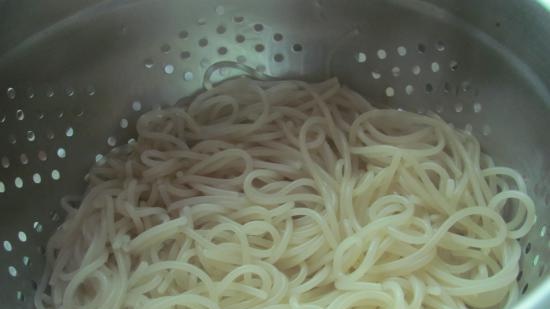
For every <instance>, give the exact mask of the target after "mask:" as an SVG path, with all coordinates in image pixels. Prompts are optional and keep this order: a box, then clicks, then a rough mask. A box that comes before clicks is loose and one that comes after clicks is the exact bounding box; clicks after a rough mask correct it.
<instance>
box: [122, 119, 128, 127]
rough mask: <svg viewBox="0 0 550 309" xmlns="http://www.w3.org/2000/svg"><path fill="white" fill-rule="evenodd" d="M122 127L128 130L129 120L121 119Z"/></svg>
mask: <svg viewBox="0 0 550 309" xmlns="http://www.w3.org/2000/svg"><path fill="white" fill-rule="evenodd" d="M120 127H121V128H123V129H126V128H127V127H128V120H127V119H126V118H122V119H120Z"/></svg>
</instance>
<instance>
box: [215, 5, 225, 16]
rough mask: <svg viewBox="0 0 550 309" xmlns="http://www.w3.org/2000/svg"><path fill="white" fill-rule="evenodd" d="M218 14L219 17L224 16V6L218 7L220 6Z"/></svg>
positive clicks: (217, 9) (217, 10)
mask: <svg viewBox="0 0 550 309" xmlns="http://www.w3.org/2000/svg"><path fill="white" fill-rule="evenodd" d="M216 14H218V15H220V16H221V15H223V14H225V8H224V7H223V6H221V5H218V6H217V7H216Z"/></svg>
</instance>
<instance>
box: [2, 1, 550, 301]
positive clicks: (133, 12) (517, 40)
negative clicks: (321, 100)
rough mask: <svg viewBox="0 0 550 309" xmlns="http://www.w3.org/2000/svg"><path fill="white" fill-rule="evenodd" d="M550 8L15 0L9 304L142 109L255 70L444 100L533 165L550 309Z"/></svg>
mask: <svg viewBox="0 0 550 309" xmlns="http://www.w3.org/2000/svg"><path fill="white" fill-rule="evenodd" d="M61 3H63V5H61ZM549 9H550V3H549V1H544V0H538V1H534V0H533V1H525V0H517V1H501V0H486V1H475V0H468V1H463V0H440V1H436V0H423V1H422V0H407V1H405V0H403V1H399V0H389V1H388V0H385V1H382V0H380V1H362V0H346V1H336V0H334V1H329V0H315V1H310V0H277V1H258V0H238V1H235V0H233V1H229V0H227V1H222V0H219V1H214V0H208V1H207V0H201V1H198V0H194V1H193V0H166V1H160V0H156V1H155V0H142V1H135V0H134V1H130V0H126V1H123V0H120V1H116V0H112V1H99V0H72V1H53V0H52V1H50V0H44V1H26V0H25V1H23V0H13V1H12V0H0V42H1V44H0V89H2V93H0V209H1V210H2V216H1V219H0V238H1V239H0V241H1V242H2V245H1V246H0V302H1V304H2V305H1V306H2V307H3V308H34V307H33V300H32V298H33V292H34V289H36V285H37V282H38V280H39V278H40V276H41V274H42V271H43V267H44V260H45V259H44V251H45V249H44V248H45V245H46V242H47V239H48V237H49V236H50V235H51V233H52V232H53V230H55V228H56V227H57V226H58V225H59V223H60V220H62V218H63V213H62V211H61V210H60V199H61V198H62V197H63V196H67V195H69V196H71V195H78V194H81V193H82V192H83V191H84V188H85V178H86V177H85V175H86V173H87V171H88V170H89V168H90V166H91V165H92V164H93V163H94V161H98V160H101V159H102V157H103V154H105V153H106V152H108V151H110V150H112V149H113V148H116V147H117V146H119V145H122V144H125V143H128V142H129V141H130V142H131V141H132V138H133V137H134V136H135V130H134V127H135V121H136V119H137V117H138V116H139V115H140V114H141V113H143V112H144V111H147V110H150V109H152V108H156V107H162V106H167V105H173V104H176V103H177V102H178V101H180V100H181V99H182V98H185V97H187V96H190V95H192V94H194V93H196V92H197V91H200V89H202V86H203V82H204V78H205V74H206V73H207V75H208V79H209V80H210V79H211V80H212V81H213V82H215V81H219V80H223V79H226V78H230V77H233V76H237V75H242V74H249V73H250V72H249V71H251V70H253V71H254V72H255V74H259V75H264V76H272V77H275V78H300V79H305V80H312V81H314V80H321V79H324V78H327V77H329V76H337V77H339V78H340V80H341V81H342V83H344V84H347V85H348V86H350V87H351V88H353V89H356V90H357V91H359V92H361V93H362V94H363V95H364V96H366V97H367V98H368V99H369V100H371V101H372V102H377V103H378V104H379V105H385V106H391V107H394V108H402V109H406V110H413V111H416V112H418V113H426V112H428V111H432V112H435V113H438V114H440V115H441V116H442V117H443V118H444V119H446V120H447V121H448V122H450V123H452V124H453V125H454V126H455V127H457V128H461V129H464V130H466V131H468V132H471V133H472V134H474V135H476V136H477V137H478V138H479V139H480V141H481V143H482V145H483V147H484V150H485V151H486V152H487V153H489V154H491V155H492V156H493V157H494V158H495V159H496V160H497V162H498V163H500V164H503V165H508V166H511V167H513V168H515V169H517V170H519V171H520V172H521V173H522V174H523V175H524V177H525V179H526V182H527V184H528V186H529V192H530V194H531V196H532V197H533V198H534V199H535V201H536V204H537V215H538V220H537V223H536V225H535V226H534V227H533V229H532V231H531V233H530V234H529V235H527V236H526V237H525V238H524V239H522V241H521V246H522V249H523V257H522V260H521V272H520V274H519V276H518V278H517V280H518V284H519V287H520V293H521V301H520V304H519V305H518V306H517V308H550V300H549V298H548V296H546V295H547V294H549V293H550V280H549V278H548V277H549V276H548V266H547V262H548V259H549V257H550V236H549V235H550V222H549V221H548V219H549V217H550V139H549V138H548V136H547V134H548V132H549V131H550V95H549V93H548V88H549V87H550V61H549V60H548V55H550V44H549V42H550V40H549V38H550V13H549ZM220 63H221V64H226V65H223V66H220V65H219V64H220ZM247 72H248V73H247ZM545 297H546V300H545Z"/></svg>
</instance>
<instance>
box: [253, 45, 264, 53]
mask: <svg viewBox="0 0 550 309" xmlns="http://www.w3.org/2000/svg"><path fill="white" fill-rule="evenodd" d="M254 49H255V50H256V51H257V52H259V53H261V52H263V51H264V49H265V46H264V45H263V44H256V46H254Z"/></svg>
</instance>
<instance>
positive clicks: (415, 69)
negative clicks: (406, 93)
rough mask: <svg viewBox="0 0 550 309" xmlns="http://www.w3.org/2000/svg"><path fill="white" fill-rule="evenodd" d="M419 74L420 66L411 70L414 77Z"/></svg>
mask: <svg viewBox="0 0 550 309" xmlns="http://www.w3.org/2000/svg"><path fill="white" fill-rule="evenodd" d="M420 72H421V70H420V66H418V65H415V66H413V68H412V73H413V74H414V75H419V74H420Z"/></svg>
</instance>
